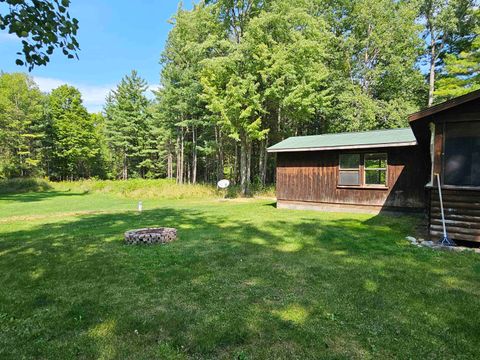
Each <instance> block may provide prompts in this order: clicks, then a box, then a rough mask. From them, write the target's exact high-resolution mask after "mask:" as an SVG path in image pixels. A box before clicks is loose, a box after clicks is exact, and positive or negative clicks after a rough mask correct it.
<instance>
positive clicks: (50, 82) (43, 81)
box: [33, 76, 115, 112]
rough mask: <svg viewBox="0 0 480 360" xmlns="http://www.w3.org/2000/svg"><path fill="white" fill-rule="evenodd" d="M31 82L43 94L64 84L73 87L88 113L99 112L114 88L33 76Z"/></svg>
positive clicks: (112, 86)
mask: <svg viewBox="0 0 480 360" xmlns="http://www.w3.org/2000/svg"><path fill="white" fill-rule="evenodd" d="M33 80H34V81H35V82H36V83H37V85H38V87H39V88H40V90H42V91H44V92H50V91H52V90H53V89H55V88H57V87H59V86H60V85H64V84H67V85H70V86H75V87H76V88H77V89H78V90H80V92H81V93H82V99H83V103H84V105H85V107H86V108H87V109H88V111H90V112H98V111H101V110H102V107H103V104H104V103H105V98H106V97H107V94H108V93H109V92H110V90H111V89H113V88H115V86H114V85H87V84H79V83H74V82H70V81H64V80H60V79H55V78H48V77H41V76H34V77H33Z"/></svg>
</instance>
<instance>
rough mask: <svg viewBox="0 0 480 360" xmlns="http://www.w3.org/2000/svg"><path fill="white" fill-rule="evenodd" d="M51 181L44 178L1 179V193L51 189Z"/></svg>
mask: <svg viewBox="0 0 480 360" xmlns="http://www.w3.org/2000/svg"><path fill="white" fill-rule="evenodd" d="M51 189H52V186H51V183H50V182H48V181H46V180H43V179H30V178H28V179H1V180H0V194H13V193H24V192H34V191H47V190H51Z"/></svg>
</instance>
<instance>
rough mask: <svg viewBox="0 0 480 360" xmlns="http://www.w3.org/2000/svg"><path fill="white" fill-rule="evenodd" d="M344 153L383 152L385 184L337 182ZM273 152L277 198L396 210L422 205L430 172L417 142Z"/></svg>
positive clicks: (423, 206)
mask: <svg viewBox="0 0 480 360" xmlns="http://www.w3.org/2000/svg"><path fill="white" fill-rule="evenodd" d="M344 153H355V154H358V153H360V154H365V153H386V154H387V157H388V159H387V186H386V187H383V188H382V187H375V188H373V187H368V186H339V185H338V171H339V166H338V165H339V156H340V154H344ZM277 156H278V157H277V199H278V200H279V202H282V201H293V202H308V203H323V204H344V205H356V206H358V205H360V206H372V207H381V208H385V209H398V210H400V209H424V208H425V184H426V183H427V181H428V179H429V176H430V159H429V156H428V154H425V152H424V151H421V149H420V148H419V147H418V146H406V147H393V148H392V147H390V148H375V149H367V150H365V149H362V150H348V151H347V150H342V151H337V150H328V151H308V152H290V153H278V154H277ZM361 172H363V167H362V166H361Z"/></svg>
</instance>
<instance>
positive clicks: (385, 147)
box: [268, 91, 480, 242]
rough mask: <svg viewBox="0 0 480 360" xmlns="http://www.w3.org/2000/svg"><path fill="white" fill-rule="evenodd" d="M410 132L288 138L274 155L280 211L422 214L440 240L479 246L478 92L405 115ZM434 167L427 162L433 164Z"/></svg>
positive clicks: (398, 131) (430, 231) (275, 149)
mask: <svg viewBox="0 0 480 360" xmlns="http://www.w3.org/2000/svg"><path fill="white" fill-rule="evenodd" d="M409 122H410V128H406V129H395V130H378V131H368V132H357V133H341V134H325V135H314V136H299V137H291V138H288V139H286V140H284V141H282V142H280V143H278V144H276V145H274V146H272V147H270V148H269V149H268V151H269V152H271V153H276V154H277V172H276V193H277V206H278V207H279V208H294V209H319V210H335V211H347V212H352V211H357V212H358V211H360V212H375V213H378V212H380V211H383V210H387V211H425V212H426V213H427V215H428V219H429V224H428V226H429V233H430V236H431V238H432V239H439V238H441V235H442V223H441V214H440V203H439V194H438V189H437V185H436V182H435V181H434V179H435V176H434V174H436V173H438V174H440V179H441V187H442V192H443V195H444V205H445V216H446V223H447V230H448V233H449V236H450V237H451V238H453V239H454V240H466V241H477V242H480V91H475V92H472V93H470V94H467V95H464V96H461V97H458V98H455V99H452V100H450V101H447V102H445V103H442V104H439V105H436V106H433V107H430V108H428V109H426V110H423V111H420V112H417V113H415V114H412V115H410V116H409ZM432 164H433V165H432Z"/></svg>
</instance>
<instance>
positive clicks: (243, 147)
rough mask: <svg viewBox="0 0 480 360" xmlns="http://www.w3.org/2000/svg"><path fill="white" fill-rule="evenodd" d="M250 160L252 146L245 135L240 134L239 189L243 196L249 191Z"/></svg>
mask: <svg viewBox="0 0 480 360" xmlns="http://www.w3.org/2000/svg"><path fill="white" fill-rule="evenodd" d="M251 159H252V144H251V142H250V141H249V140H248V139H247V136H246V134H240V187H241V192H242V195H243V196H247V195H249V191H250V176H251V174H250V167H251V166H250V165H251Z"/></svg>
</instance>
